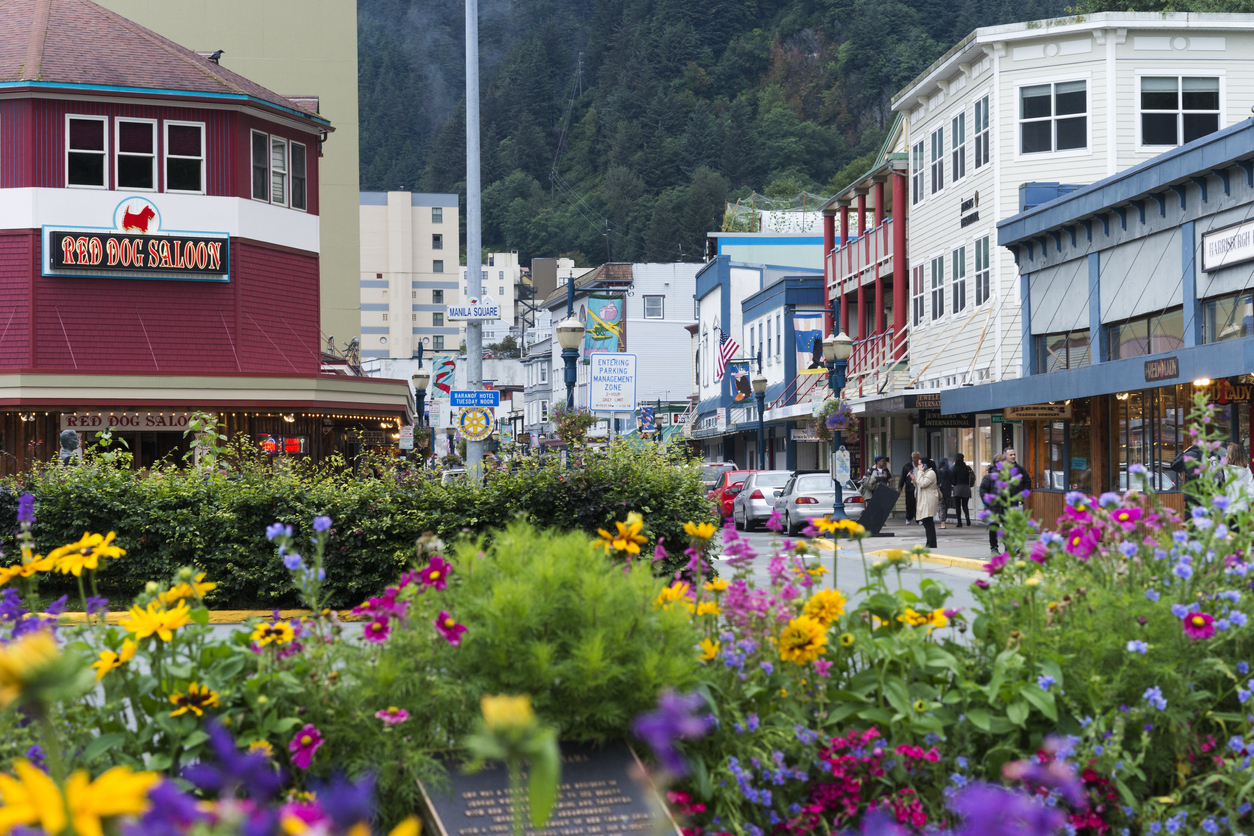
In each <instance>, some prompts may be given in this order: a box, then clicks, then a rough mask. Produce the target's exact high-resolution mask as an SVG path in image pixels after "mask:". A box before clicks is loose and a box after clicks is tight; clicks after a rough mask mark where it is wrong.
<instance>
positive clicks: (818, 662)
mask: <svg viewBox="0 0 1254 836" xmlns="http://www.w3.org/2000/svg"><path fill="white" fill-rule="evenodd" d="M831 670H832V663H831V662H829V661H827V660H826V659H815V660H814V672H815V673H817V674H818V675H819V676H821V677H829V676H831V675H832V674H831Z"/></svg>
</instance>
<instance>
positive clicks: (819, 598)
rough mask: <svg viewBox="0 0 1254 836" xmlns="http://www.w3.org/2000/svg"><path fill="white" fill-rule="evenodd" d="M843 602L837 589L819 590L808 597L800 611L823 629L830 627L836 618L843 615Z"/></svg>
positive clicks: (842, 596) (843, 597) (843, 598)
mask: <svg viewBox="0 0 1254 836" xmlns="http://www.w3.org/2000/svg"><path fill="white" fill-rule="evenodd" d="M845 600H846V599H845V596H844V595H841V594H840V590H839V589H820V590H819V591H818V592H816V593H814V594H813V595H811V596H810V600H808V601H806V603H805V606H804V607H802V610H801V611H802V612H804V613H805V614H806V615H808V616H810V617H811V618H813V619H814V620H815V621H817V622H819V623H820V624H822V625H823V626H824V627H830V626H832V623H833V622H835V621H836V619H837V618H839V617H840V616H842V615H844V613H845Z"/></svg>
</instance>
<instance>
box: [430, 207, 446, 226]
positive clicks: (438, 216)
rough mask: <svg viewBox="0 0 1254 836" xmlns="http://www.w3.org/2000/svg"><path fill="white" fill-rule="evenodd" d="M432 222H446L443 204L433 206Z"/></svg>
mask: <svg viewBox="0 0 1254 836" xmlns="http://www.w3.org/2000/svg"><path fill="white" fill-rule="evenodd" d="M431 223H433V224H442V223H444V207H443V206H432V207H431Z"/></svg>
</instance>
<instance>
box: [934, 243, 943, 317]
mask: <svg viewBox="0 0 1254 836" xmlns="http://www.w3.org/2000/svg"><path fill="white" fill-rule="evenodd" d="M944 315H945V257H944V256H937V257H936V258H934V259H932V320H933V321H935V320H938V319H940V318H941V317H942V316H944Z"/></svg>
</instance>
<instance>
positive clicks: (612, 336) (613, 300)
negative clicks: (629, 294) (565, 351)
mask: <svg viewBox="0 0 1254 836" xmlns="http://www.w3.org/2000/svg"><path fill="white" fill-rule="evenodd" d="M587 305H588V306H587V319H586V320H585V322H584V327H585V328H586V329H587V330H585V331H584V335H583V356H584V357H585V358H587V357H589V356H591V355H593V354H595V353H598V352H602V351H608V352H615V351H626V350H627V304H626V299H625V298H624V297H623V295H622V294H621V293H619V294H613V295H606V296H589V297H588V303H587ZM580 312H581V313H583V311H582V310H581V311H580ZM580 318H581V319H582V318H583V317H582V316H581V317H580Z"/></svg>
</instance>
